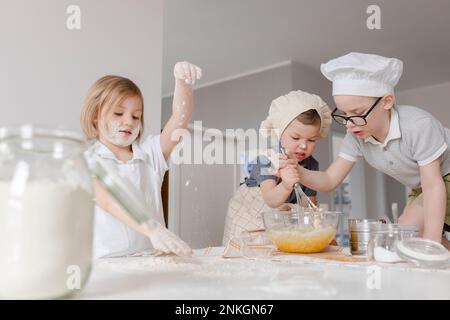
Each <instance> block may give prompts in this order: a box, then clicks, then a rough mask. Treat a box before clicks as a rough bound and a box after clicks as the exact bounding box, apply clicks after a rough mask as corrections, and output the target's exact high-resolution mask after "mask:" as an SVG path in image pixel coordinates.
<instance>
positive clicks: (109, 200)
mask: <svg viewBox="0 0 450 320" xmlns="http://www.w3.org/2000/svg"><path fill="white" fill-rule="evenodd" d="M93 182H94V190H95V202H96V204H97V205H98V206H99V207H100V208H102V209H103V210H105V211H106V212H108V213H110V214H111V215H112V216H114V217H115V218H116V219H118V220H119V221H121V222H122V223H124V224H126V225H127V226H129V227H130V228H132V229H133V230H135V231H137V232H140V233H142V234H146V235H148V234H147V230H146V229H145V228H143V227H142V225H139V224H138V223H137V222H136V221H134V220H133V219H132V218H131V217H130V216H129V215H128V213H127V212H126V211H125V210H124V209H122V207H121V206H120V205H119V204H118V203H117V201H116V200H115V199H114V198H113V197H112V196H111V194H110V193H109V192H108V191H107V190H106V189H105V187H104V186H103V185H102V184H101V183H100V182H99V181H98V180H97V179H93Z"/></svg>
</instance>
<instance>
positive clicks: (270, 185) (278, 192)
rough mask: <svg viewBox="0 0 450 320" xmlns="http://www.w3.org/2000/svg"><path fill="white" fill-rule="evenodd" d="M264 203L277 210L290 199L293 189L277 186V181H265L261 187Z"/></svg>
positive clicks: (282, 185) (283, 185)
mask: <svg viewBox="0 0 450 320" xmlns="http://www.w3.org/2000/svg"><path fill="white" fill-rule="evenodd" d="M260 188H261V193H262V196H263V199H264V202H265V203H266V204H267V205H268V206H269V207H271V208H277V207H279V206H281V205H282V204H283V203H286V200H287V199H288V198H289V195H290V194H291V193H292V190H293V187H291V188H289V187H287V186H285V184H283V183H280V184H278V185H277V183H276V181H275V180H265V181H263V182H261V185H260Z"/></svg>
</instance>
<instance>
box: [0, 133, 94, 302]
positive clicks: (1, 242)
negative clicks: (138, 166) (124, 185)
mask: <svg viewBox="0 0 450 320" xmlns="http://www.w3.org/2000/svg"><path fill="white" fill-rule="evenodd" d="M85 149H86V145H85V143H84V142H83V139H82V138H81V136H79V135H77V134H73V133H69V132H66V131H58V130H49V129H39V128H35V127H32V126H22V127H18V128H8V129H5V128H3V129H0V298H18V299H41V298H58V297H65V296H68V295H70V294H72V293H75V292H77V291H78V290H80V289H81V288H82V287H83V285H84V283H85V282H86V281H87V279H88V277H89V273H90V269H91V261H92V238H93V215H94V201H93V198H94V196H93V187H92V182H91V181H92V178H91V173H90V171H89V169H88V166H87V163H86V161H85V158H84V152H85Z"/></svg>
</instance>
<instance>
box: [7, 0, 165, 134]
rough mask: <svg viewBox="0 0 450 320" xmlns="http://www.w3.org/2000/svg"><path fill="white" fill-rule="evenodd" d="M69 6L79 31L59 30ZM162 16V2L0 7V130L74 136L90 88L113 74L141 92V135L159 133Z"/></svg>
mask: <svg viewBox="0 0 450 320" xmlns="http://www.w3.org/2000/svg"><path fill="white" fill-rule="evenodd" d="M71 4H76V5H78V6H80V8H81V30H73V31H70V30H68V29H67V27H66V19H67V18H68V17H69V15H68V14H67V13H66V9H67V7H68V6H69V5H71ZM162 14H163V1H162V0H127V1H122V0H95V1H92V0H76V1H67V0H39V1H35V0H1V2H0V39H1V42H0V52H1V57H0V92H1V96H2V100H1V102H0V110H1V116H0V126H6V125H15V124H22V123H38V124H45V125H49V126H63V127H65V128H70V129H75V130H79V116H80V107H81V104H82V101H83V99H84V96H85V94H86V91H87V89H88V88H89V86H90V85H91V84H92V83H93V82H94V81H95V80H97V79H98V78H99V77H101V76H103V75H106V74H117V75H123V76H126V77H129V78H131V79H132V80H133V81H135V82H136V83H137V85H138V86H139V87H140V88H141V90H142V91H143V94H144V98H145V105H146V109H145V117H146V130H147V131H146V133H149V132H159V130H160V119H161V108H160V105H161V65H162Z"/></svg>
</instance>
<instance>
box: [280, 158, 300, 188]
mask: <svg viewBox="0 0 450 320" xmlns="http://www.w3.org/2000/svg"><path fill="white" fill-rule="evenodd" d="M298 167H299V165H298V164H296V165H289V166H287V167H285V168H283V169H281V170H280V178H281V183H282V184H283V185H284V187H285V188H286V189H287V190H293V189H294V184H296V183H298V182H300V170H299V168H298Z"/></svg>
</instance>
